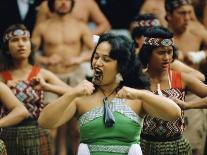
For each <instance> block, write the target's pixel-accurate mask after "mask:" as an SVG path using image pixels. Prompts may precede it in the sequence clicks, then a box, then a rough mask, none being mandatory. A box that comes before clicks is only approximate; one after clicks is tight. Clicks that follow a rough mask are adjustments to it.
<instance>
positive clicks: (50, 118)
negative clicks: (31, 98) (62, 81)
mask: <svg viewBox="0 0 207 155" xmlns="http://www.w3.org/2000/svg"><path fill="white" fill-rule="evenodd" d="M93 90H94V87H93V84H92V83H90V82H88V81H84V82H82V83H81V84H79V85H78V86H77V87H75V88H73V89H72V90H70V91H68V92H67V93H65V94H64V95H63V96H61V97H60V98H58V99H57V100H56V101H54V102H52V103H50V104H48V105H47V106H46V107H45V108H44V109H43V111H42V112H41V114H40V117H39V119H38V123H39V124H40V126H42V127H44V128H57V127H59V126H61V125H62V124H64V123H65V122H67V121H69V120H70V119H71V118H72V117H73V116H74V114H75V113H76V103H75V101H73V100H74V99H75V98H76V97H79V96H82V95H90V94H92V93H93ZM54 114H55V115H54ZM57 116H58V117H57Z"/></svg>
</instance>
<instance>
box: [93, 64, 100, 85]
mask: <svg viewBox="0 0 207 155" xmlns="http://www.w3.org/2000/svg"><path fill="white" fill-rule="evenodd" d="M102 80H103V72H102V70H101V69H99V68H95V70H94V75H93V79H92V82H93V83H94V84H96V85H99V84H100V83H101V81H102Z"/></svg>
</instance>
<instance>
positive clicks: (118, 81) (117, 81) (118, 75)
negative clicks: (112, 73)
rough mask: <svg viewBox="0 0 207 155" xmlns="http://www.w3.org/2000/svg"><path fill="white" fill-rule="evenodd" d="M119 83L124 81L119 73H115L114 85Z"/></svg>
mask: <svg viewBox="0 0 207 155" xmlns="http://www.w3.org/2000/svg"><path fill="white" fill-rule="evenodd" d="M121 81H124V79H123V77H122V75H121V74H120V73H117V74H116V83H120V82H121Z"/></svg>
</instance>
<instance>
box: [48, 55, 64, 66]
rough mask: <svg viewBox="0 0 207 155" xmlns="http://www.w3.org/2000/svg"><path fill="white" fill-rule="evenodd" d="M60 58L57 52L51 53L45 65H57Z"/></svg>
mask: <svg viewBox="0 0 207 155" xmlns="http://www.w3.org/2000/svg"><path fill="white" fill-rule="evenodd" d="M61 61H62V58H61V57H60V56H59V55H58V54H53V55H51V56H50V57H48V64H47V65H57V64H59V63H61Z"/></svg>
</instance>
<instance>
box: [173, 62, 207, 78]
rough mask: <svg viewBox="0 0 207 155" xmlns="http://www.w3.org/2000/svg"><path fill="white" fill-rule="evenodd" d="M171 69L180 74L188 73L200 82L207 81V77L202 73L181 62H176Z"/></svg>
mask: <svg viewBox="0 0 207 155" xmlns="http://www.w3.org/2000/svg"><path fill="white" fill-rule="evenodd" d="M171 68H172V69H173V70H176V71H179V72H184V73H188V74H189V75H190V76H194V77H195V78H197V79H199V80H200V81H205V76H204V75H203V74H202V73H201V72H199V71H198V70H196V69H194V68H192V67H189V66H187V65H186V64H184V63H183V62H181V61H179V60H174V61H173V63H172V64H171Z"/></svg>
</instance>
